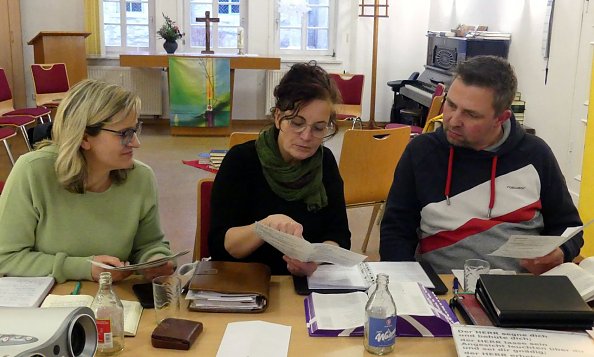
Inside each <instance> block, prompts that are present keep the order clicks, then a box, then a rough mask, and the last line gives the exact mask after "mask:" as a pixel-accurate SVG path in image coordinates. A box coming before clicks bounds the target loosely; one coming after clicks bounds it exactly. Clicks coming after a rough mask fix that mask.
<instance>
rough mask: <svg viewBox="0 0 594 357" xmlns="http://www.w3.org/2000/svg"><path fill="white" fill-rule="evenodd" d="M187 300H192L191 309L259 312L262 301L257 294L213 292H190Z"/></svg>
mask: <svg viewBox="0 0 594 357" xmlns="http://www.w3.org/2000/svg"><path fill="white" fill-rule="evenodd" d="M186 300H191V303H190V305H191V306H190V307H191V308H196V309H198V308H202V309H211V310H228V309H234V310H245V311H251V310H258V309H260V308H262V301H260V300H258V295H256V294H223V293H217V292H213V291H193V290H190V291H188V294H187V295H186Z"/></svg>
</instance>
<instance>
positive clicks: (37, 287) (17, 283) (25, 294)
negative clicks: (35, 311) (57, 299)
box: [0, 276, 54, 307]
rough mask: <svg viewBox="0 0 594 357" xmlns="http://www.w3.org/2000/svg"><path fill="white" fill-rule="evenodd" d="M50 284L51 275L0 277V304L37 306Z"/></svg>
mask: <svg viewBox="0 0 594 357" xmlns="http://www.w3.org/2000/svg"><path fill="white" fill-rule="evenodd" d="M52 286H54V278H53V277H52V276H43V277H16V276H8V277H4V278H0V306H2V307H38V306H39V305H40V304H41V302H42V301H43V299H45V297H46V296H47V294H48V293H49V291H50V289H51V288H52Z"/></svg>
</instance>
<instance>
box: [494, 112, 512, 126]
mask: <svg viewBox="0 0 594 357" xmlns="http://www.w3.org/2000/svg"><path fill="white" fill-rule="evenodd" d="M511 116H512V111H511V109H506V110H504V111H503V112H502V113H501V114H499V115H498V116H497V122H498V123H499V124H503V123H504V122H505V121H506V120H508V119H509V118H511Z"/></svg>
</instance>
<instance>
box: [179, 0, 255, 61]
mask: <svg viewBox="0 0 594 357" xmlns="http://www.w3.org/2000/svg"><path fill="white" fill-rule="evenodd" d="M246 7H247V6H246V1H245V0H212V1H208V0H186V3H185V8H186V9H189V11H185V13H186V14H188V15H187V16H189V18H187V19H186V20H187V21H185V23H186V24H188V25H187V26H186V29H185V31H186V36H187V38H186V50H188V51H200V50H203V49H204V48H205V47H206V27H205V23H204V22H198V21H196V18H204V17H205V15H204V14H205V12H206V11H210V17H211V18H218V19H219V22H211V25H210V48H211V50H213V51H215V52H228V53H235V52H236V51H237V33H238V28H239V27H241V26H242V25H243V24H244V22H245V21H244V19H245V17H246V15H245V14H246V13H247V8H246ZM244 30H245V29H244ZM244 35H245V32H244Z"/></svg>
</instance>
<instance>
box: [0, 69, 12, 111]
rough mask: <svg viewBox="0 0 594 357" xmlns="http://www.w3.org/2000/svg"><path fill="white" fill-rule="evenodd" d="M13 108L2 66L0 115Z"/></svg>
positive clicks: (0, 75)
mask: <svg viewBox="0 0 594 357" xmlns="http://www.w3.org/2000/svg"><path fill="white" fill-rule="evenodd" d="M13 110H14V103H13V100H12V92H11V90H10V85H9V84H8V78H7V77H6V72H5V71H4V68H0V115H2V114H4V113H8V112H12V111H13Z"/></svg>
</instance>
